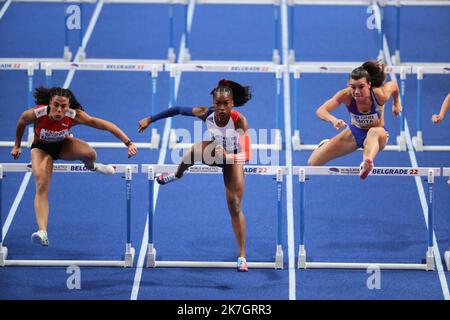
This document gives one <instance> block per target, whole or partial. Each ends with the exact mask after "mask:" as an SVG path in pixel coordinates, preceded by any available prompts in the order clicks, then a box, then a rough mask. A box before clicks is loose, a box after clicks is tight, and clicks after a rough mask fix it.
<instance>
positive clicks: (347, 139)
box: [308, 61, 402, 179]
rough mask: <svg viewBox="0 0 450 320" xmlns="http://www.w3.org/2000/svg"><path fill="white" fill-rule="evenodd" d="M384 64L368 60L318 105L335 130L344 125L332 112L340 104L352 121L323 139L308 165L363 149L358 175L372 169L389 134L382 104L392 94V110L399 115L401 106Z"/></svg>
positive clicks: (397, 93) (321, 116)
mask: <svg viewBox="0 0 450 320" xmlns="http://www.w3.org/2000/svg"><path fill="white" fill-rule="evenodd" d="M384 69H385V65H384V64H381V63H379V62H377V61H367V62H365V63H364V64H363V65H362V66H360V67H358V68H356V69H354V70H353V71H352V73H351V74H350V79H349V81H348V87H347V88H346V89H343V90H340V91H339V92H337V93H336V94H335V95H334V97H333V98H331V99H329V100H327V101H326V102H325V103H324V104H323V105H322V106H320V107H319V108H318V109H317V111H316V114H317V116H318V117H319V118H320V119H322V120H324V121H328V122H330V123H331V124H332V125H333V126H334V127H335V128H336V130H340V129H342V128H345V127H346V126H347V124H346V123H345V122H344V120H341V119H338V118H336V117H334V116H333V115H332V114H331V111H333V110H335V109H337V107H339V105H340V104H341V103H342V104H344V105H345V106H346V107H347V110H348V112H349V113H350V117H351V124H350V125H349V126H348V128H346V129H345V130H344V131H342V132H341V133H339V134H338V135H336V136H335V137H333V138H332V139H330V140H324V141H322V142H321V143H320V144H319V147H318V148H316V150H314V152H313V153H312V154H311V157H310V158H309V160H308V165H310V166H320V165H324V164H325V163H327V162H328V161H330V160H332V159H335V158H338V157H341V156H344V155H346V154H349V153H351V152H353V151H355V150H357V149H358V148H363V149H364V151H363V161H362V163H361V165H360V172H359V176H360V178H361V179H365V178H366V177H367V176H368V174H369V173H370V171H372V169H373V161H374V159H375V156H376V155H377V154H378V152H379V151H380V150H383V148H384V147H385V146H386V144H387V141H388V137H389V134H388V133H387V131H386V130H385V129H384V127H383V126H384V105H385V103H386V102H387V101H388V100H389V99H390V98H391V97H392V98H393V104H392V113H393V114H394V115H395V116H399V115H400V113H401V112H402V106H401V102H400V99H399V88H398V85H397V83H396V82H393V81H389V82H386V83H384V81H385V80H386V74H385V72H384Z"/></svg>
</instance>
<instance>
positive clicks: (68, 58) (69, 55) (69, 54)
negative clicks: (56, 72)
mask: <svg viewBox="0 0 450 320" xmlns="http://www.w3.org/2000/svg"><path fill="white" fill-rule="evenodd" d="M63 57H64V61H71V60H72V52H71V51H70V49H69V47H64V54H63Z"/></svg>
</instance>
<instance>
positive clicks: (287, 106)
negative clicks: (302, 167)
mask: <svg viewBox="0 0 450 320" xmlns="http://www.w3.org/2000/svg"><path fill="white" fill-rule="evenodd" d="M287 19H288V8H287V4H286V1H283V3H282V6H281V28H282V29H281V30H282V31H281V34H282V51H283V64H284V65H286V66H289V48H288V39H289V37H288V32H289V30H288V23H287V21H288V20H287ZM289 77H290V74H289V68H287V71H286V72H284V74H283V94H284V127H285V129H284V135H285V141H286V165H287V166H288V167H289V168H292V145H291V135H292V128H291V93H290V78H289ZM292 183H293V178H292V172H289V174H288V175H287V177H286V216H287V234H288V258H289V300H295V299H296V278H295V270H296V268H295V241H294V206H293V185H292Z"/></svg>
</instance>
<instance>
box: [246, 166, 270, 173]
mask: <svg viewBox="0 0 450 320" xmlns="http://www.w3.org/2000/svg"><path fill="white" fill-rule="evenodd" d="M268 171H269V169H268V168H267V167H245V168H244V172H245V173H247V174H265V173H268Z"/></svg>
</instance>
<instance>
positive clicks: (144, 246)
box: [130, 1, 195, 300]
mask: <svg viewBox="0 0 450 320" xmlns="http://www.w3.org/2000/svg"><path fill="white" fill-rule="evenodd" d="M194 11H195V1H191V2H190V3H189V7H188V28H187V29H188V30H187V32H188V33H190V32H191V26H192V20H193V19H194ZM185 51H186V39H185V36H184V35H183V37H182V38H181V43H180V50H179V55H178V63H182V62H183V59H184V53H185ZM180 81H181V72H180V73H178V75H177V77H176V78H175V100H176V97H177V96H178V89H179V86H180ZM171 125H172V120H171V118H170V117H169V118H167V119H166V122H165V124H164V132H163V139H162V144H161V152H160V154H159V158H158V164H163V163H164V162H165V159H166V153H167V150H168V145H169V136H170V128H171ZM158 193H159V184H157V183H155V184H154V185H153V194H154V200H153V210H155V208H156V203H157V201H158ZM147 244H148V216H147V220H146V223H145V229H144V235H143V236H142V243H141V250H140V251H139V258H138V262H137V266H136V273H135V275H134V282H133V289H132V291H131V296H130V300H137V299H138V294H139V289H140V284H141V279H142V269H143V268H144V263H145V258H146V255H147Z"/></svg>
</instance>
